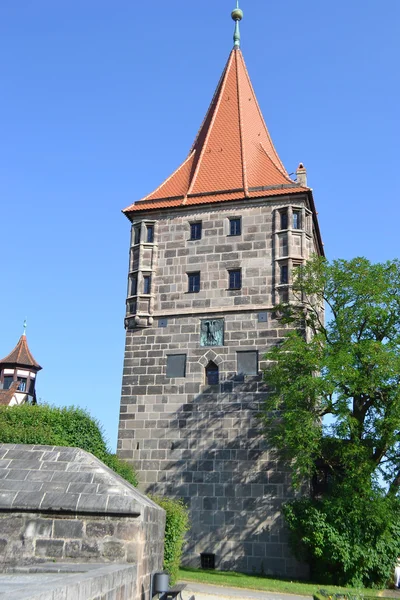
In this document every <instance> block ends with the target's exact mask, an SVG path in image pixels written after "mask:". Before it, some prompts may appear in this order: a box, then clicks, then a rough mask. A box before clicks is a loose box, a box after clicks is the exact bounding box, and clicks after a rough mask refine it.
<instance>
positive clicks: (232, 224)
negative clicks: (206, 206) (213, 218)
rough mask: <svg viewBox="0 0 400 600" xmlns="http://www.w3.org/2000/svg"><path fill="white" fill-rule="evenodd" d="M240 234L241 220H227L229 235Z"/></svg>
mask: <svg viewBox="0 0 400 600" xmlns="http://www.w3.org/2000/svg"><path fill="white" fill-rule="evenodd" d="M241 234H242V220H241V219H240V218H239V219H229V235H241Z"/></svg>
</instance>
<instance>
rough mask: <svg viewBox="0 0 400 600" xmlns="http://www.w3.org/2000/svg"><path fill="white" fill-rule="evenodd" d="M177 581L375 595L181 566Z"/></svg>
mask: <svg viewBox="0 0 400 600" xmlns="http://www.w3.org/2000/svg"><path fill="white" fill-rule="evenodd" d="M178 579H179V581H194V582H196V583H209V584H212V585H221V586H224V587H235V588H247V589H249V590H261V591H263V592H280V593H283V594H297V595H300V596H313V595H314V594H318V592H319V591H320V590H321V588H322V589H323V590H324V591H325V592H326V593H327V595H329V596H330V595H333V594H348V595H351V596H353V597H354V596H356V595H363V596H369V597H371V596H377V595H380V594H379V592H378V591H377V590H371V589H365V588H361V589H360V588H357V589H355V588H346V587H338V586H334V585H320V584H317V583H302V582H300V581H290V580H285V579H273V578H272V577H268V576H266V575H247V574H245V573H236V572H234V571H203V570H201V569H191V568H189V567H181V569H180V570H179V575H178Z"/></svg>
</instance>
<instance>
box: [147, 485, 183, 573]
mask: <svg viewBox="0 0 400 600" xmlns="http://www.w3.org/2000/svg"><path fill="white" fill-rule="evenodd" d="M152 500H154V502H156V503H157V504H158V505H159V506H161V508H163V509H164V510H165V512H166V513H167V514H166V524H165V542H164V569H165V570H166V571H168V573H169V574H170V578H171V584H174V583H175V581H176V580H177V578H178V569H179V566H180V563H181V557H182V548H183V544H184V541H185V533H186V532H187V531H188V529H189V517H188V512H187V508H186V506H185V504H184V503H183V501H182V500H173V499H172V498H160V497H158V496H155V497H152Z"/></svg>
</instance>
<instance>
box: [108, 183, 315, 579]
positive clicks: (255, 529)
mask: <svg viewBox="0 0 400 600" xmlns="http://www.w3.org/2000/svg"><path fill="white" fill-rule="evenodd" d="M294 215H296V217H294ZM231 219H239V220H240V224H241V227H240V230H241V233H240V235H235V236H232V235H230V221H231ZM192 223H201V228H202V237H201V239H198V240H192V239H190V238H191V224H192ZM149 225H151V227H152V228H153V231H154V237H153V241H152V242H151V243H148V242H146V228H147V227H148V226H149ZM138 229H139V230H140V235H138V234H137V231H138ZM135 242H136V243H135ZM317 251H318V247H317V241H316V238H315V231H314V228H313V220H312V213H311V210H310V205H309V202H308V199H307V196H306V195H301V194H299V195H296V196H288V197H280V198H279V199H262V198H261V199H260V200H257V201H254V200H253V201H250V200H248V201H247V202H246V203H245V204H244V205H243V203H241V204H239V203H237V204H234V203H229V206H215V207H204V208H201V209H199V208H196V209H189V208H188V209H186V210H184V209H179V210H177V209H176V210H174V211H157V212H152V213H148V214H146V213H144V214H143V215H140V218H139V216H137V220H134V221H133V223H132V246H131V251H130V252H131V254H130V256H131V262H130V275H129V280H130V283H129V288H128V299H127V316H126V326H127V335H126V349H125V361H124V376H123V387H122V399H121V414H120V429H119V442H118V448H119V450H118V452H119V455H120V457H121V458H124V459H126V460H129V461H132V462H133V463H134V464H135V467H136V468H137V469H138V472H139V476H140V477H141V488H142V489H143V490H146V491H151V492H152V493H161V494H167V495H171V496H175V497H182V498H183V499H184V500H185V502H186V503H187V504H188V505H189V507H190V515H191V519H192V529H191V532H190V534H189V539H188V544H187V548H186V554H185V563H186V564H190V565H194V566H200V556H201V554H204V553H206V554H213V555H215V564H216V567H217V568H223V569H228V568H229V569H236V570H241V571H249V572H252V571H256V572H265V573H279V574H281V575H287V576H298V575H302V574H304V569H303V568H302V566H301V565H299V564H298V563H297V562H296V561H295V560H294V558H293V557H292V556H291V554H290V552H289V549H288V545H287V536H286V532H285V530H284V528H283V526H282V518H281V516H280V506H281V504H282V502H283V501H285V500H287V499H288V498H290V497H292V494H293V491H292V488H291V484H290V479H289V476H288V473H286V472H285V470H284V469H283V468H282V466H281V465H279V464H278V462H277V458H276V454H275V451H274V449H273V448H271V447H269V445H268V443H267V442H266V441H265V439H264V436H263V434H262V428H261V424H260V421H259V419H258V413H259V411H260V408H261V405H262V402H263V400H264V398H265V395H266V393H267V388H266V385H265V384H264V383H263V381H262V377H261V372H262V370H263V369H264V368H265V366H266V364H265V361H264V359H263V357H264V354H265V352H266V351H267V350H268V348H270V347H271V346H272V345H274V344H277V343H279V341H280V340H282V339H283V337H284V335H285V334H286V333H287V331H286V330H285V328H284V327H283V326H282V325H281V324H280V322H279V320H277V319H276V318H275V314H274V307H275V304H276V303H277V302H279V301H280V300H281V299H285V298H288V297H290V282H291V280H292V275H293V270H294V269H295V268H296V267H297V266H298V265H299V264H302V263H303V262H304V261H305V260H307V258H309V256H310V255H311V254H312V253H313V252H317ZM282 267H286V271H285V270H284V271H282ZM232 270H240V273H241V287H240V289H235V290H230V289H229V272H230V271H232ZM190 273H199V274H200V291H198V292H194V293H191V292H189V290H188V274H190ZM282 273H283V274H284V277H282ZM145 276H150V277H151V289H150V294H148V295H146V294H145V295H143V287H142V286H143V281H144V277H145ZM132 279H134V280H135V283H134V291H135V292H136V293H135V294H134V295H132V294H131V291H132V289H133V288H132V284H131V281H132ZM215 321H218V323H219V325H221V323H222V325H221V326H222V328H223V339H222V338H220V339H219V340H217V345H212V346H210V345H207V337H206V334H205V333H204V325H203V324H204V323H213V322H215ZM204 341H206V345H202V344H203V343H204ZM208 341H210V340H208ZM211 341H212V342H215V340H211ZM221 342H222V343H221ZM171 357H175V358H176V357H180V358H176V360H177V361H178V363H175V362H174V358H173V359H172V362H170V361H171ZM182 357H183V358H182ZM171 365H172V371H171ZM210 365H211V370H212V372H213V374H214V375H213V376H214V377H217V379H216V380H212V379H211V380H210V379H209V378H208V371H207V369H209V368H210ZM175 368H177V369H178V370H179V369H183V370H182V372H180V373H178V371H176V372H174V369H175ZM177 374H178V375H180V376H173V375H177ZM171 375H172V376H171Z"/></svg>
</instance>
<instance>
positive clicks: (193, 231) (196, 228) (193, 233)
mask: <svg viewBox="0 0 400 600" xmlns="http://www.w3.org/2000/svg"><path fill="white" fill-rule="evenodd" d="M190 239H191V240H201V222H200V223H191V224H190Z"/></svg>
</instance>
